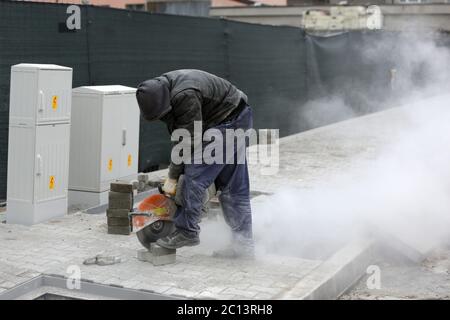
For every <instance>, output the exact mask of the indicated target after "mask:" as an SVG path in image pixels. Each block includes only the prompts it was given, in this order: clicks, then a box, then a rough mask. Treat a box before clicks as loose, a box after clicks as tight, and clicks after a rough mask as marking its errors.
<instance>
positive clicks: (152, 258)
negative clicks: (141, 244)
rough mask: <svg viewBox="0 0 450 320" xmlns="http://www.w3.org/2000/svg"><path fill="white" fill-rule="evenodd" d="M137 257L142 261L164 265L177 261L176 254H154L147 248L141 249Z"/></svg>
mask: <svg viewBox="0 0 450 320" xmlns="http://www.w3.org/2000/svg"><path fill="white" fill-rule="evenodd" d="M137 258H138V260H140V261H144V262H150V263H151V264H153V265H154V266H162V265H165V264H171V263H175V261H176V254H174V253H173V254H165V255H159V256H158V255H154V254H153V253H152V252H150V251H148V250H147V249H140V250H138V252H137Z"/></svg>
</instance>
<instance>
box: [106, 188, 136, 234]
mask: <svg viewBox="0 0 450 320" xmlns="http://www.w3.org/2000/svg"><path fill="white" fill-rule="evenodd" d="M133 202H134V197H133V185H132V184H130V183H126V182H113V183H111V191H110V192H109V204H108V209H107V210H106V216H107V222H108V233H110V234H121V235H129V234H130V233H131V232H132V231H133V223H132V219H131V217H130V211H132V210H133Z"/></svg>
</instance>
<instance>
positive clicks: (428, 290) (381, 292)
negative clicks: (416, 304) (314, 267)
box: [341, 248, 450, 300]
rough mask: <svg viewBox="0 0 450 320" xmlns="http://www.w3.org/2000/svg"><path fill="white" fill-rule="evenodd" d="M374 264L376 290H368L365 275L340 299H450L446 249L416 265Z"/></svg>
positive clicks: (448, 252) (448, 251)
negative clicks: (378, 284)
mask: <svg viewBox="0 0 450 320" xmlns="http://www.w3.org/2000/svg"><path fill="white" fill-rule="evenodd" d="M377 265H378V266H379V268H380V280H381V286H380V288H377V289H368V287H367V280H368V275H367V276H365V277H363V278H362V279H361V281H359V282H358V284H357V285H355V287H354V288H352V289H351V290H349V291H348V292H347V293H346V294H344V295H343V296H342V297H341V299H343V300H361V299H362V300H385V299H400V300H405V299H446V300H447V299H450V248H442V249H439V250H436V251H435V252H433V253H432V254H430V256H429V257H428V258H427V259H426V260H425V261H423V263H421V264H419V265H417V264H412V263H407V262H406V261H395V260H392V259H389V258H385V259H383V260H381V261H379V262H378V263H377Z"/></svg>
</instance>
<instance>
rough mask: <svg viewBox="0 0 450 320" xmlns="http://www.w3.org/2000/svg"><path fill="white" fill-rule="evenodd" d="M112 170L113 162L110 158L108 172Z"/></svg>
mask: <svg viewBox="0 0 450 320" xmlns="http://www.w3.org/2000/svg"><path fill="white" fill-rule="evenodd" d="M112 169H113V160H112V159H111V158H110V159H109V160H108V171H112Z"/></svg>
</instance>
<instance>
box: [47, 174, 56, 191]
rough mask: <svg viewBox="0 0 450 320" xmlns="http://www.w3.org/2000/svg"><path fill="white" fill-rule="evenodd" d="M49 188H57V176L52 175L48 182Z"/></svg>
mask: <svg viewBox="0 0 450 320" xmlns="http://www.w3.org/2000/svg"><path fill="white" fill-rule="evenodd" d="M48 188H49V189H50V190H53V189H55V176H50V181H49V182H48Z"/></svg>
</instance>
